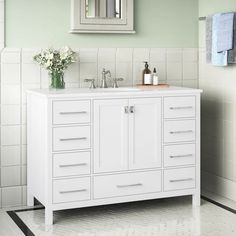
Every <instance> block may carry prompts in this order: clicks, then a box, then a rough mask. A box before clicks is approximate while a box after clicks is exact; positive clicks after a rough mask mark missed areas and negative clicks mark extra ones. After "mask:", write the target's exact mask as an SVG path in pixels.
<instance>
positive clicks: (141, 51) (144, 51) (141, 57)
mask: <svg viewBox="0 0 236 236" xmlns="http://www.w3.org/2000/svg"><path fill="white" fill-rule="evenodd" d="M144 61H148V62H149V61H150V49H149V48H134V52H133V62H144Z"/></svg>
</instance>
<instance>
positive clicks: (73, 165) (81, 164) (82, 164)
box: [59, 163, 87, 168]
mask: <svg viewBox="0 0 236 236" xmlns="http://www.w3.org/2000/svg"><path fill="white" fill-rule="evenodd" d="M86 165H87V163H79V164H71V165H59V166H60V167H62V168H64V167H76V166H86Z"/></svg>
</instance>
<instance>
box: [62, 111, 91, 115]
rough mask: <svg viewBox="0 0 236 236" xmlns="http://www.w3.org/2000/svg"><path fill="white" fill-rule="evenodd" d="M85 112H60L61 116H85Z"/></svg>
mask: <svg viewBox="0 0 236 236" xmlns="http://www.w3.org/2000/svg"><path fill="white" fill-rule="evenodd" d="M86 113H87V111H71V112H69V111H68V112H60V114H61V115H79V114H86Z"/></svg>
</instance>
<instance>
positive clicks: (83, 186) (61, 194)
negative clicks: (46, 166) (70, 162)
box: [53, 177, 91, 203]
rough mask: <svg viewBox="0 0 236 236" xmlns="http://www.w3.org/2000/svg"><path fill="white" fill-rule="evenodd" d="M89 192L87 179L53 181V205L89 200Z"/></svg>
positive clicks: (88, 179) (88, 180)
mask: <svg viewBox="0 0 236 236" xmlns="http://www.w3.org/2000/svg"><path fill="white" fill-rule="evenodd" d="M90 192H91V190H90V178H89V177H87V178H76V179H63V180H54V181H53V203H62V202H75V201H82V200H89V199H90Z"/></svg>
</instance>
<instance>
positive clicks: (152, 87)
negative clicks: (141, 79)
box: [137, 84, 170, 90]
mask: <svg viewBox="0 0 236 236" xmlns="http://www.w3.org/2000/svg"><path fill="white" fill-rule="evenodd" d="M137 87H138V88H140V89H147V90H149V89H150V90H154V89H165V88H169V87H170V85H169V84H158V85H143V84H137Z"/></svg>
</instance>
